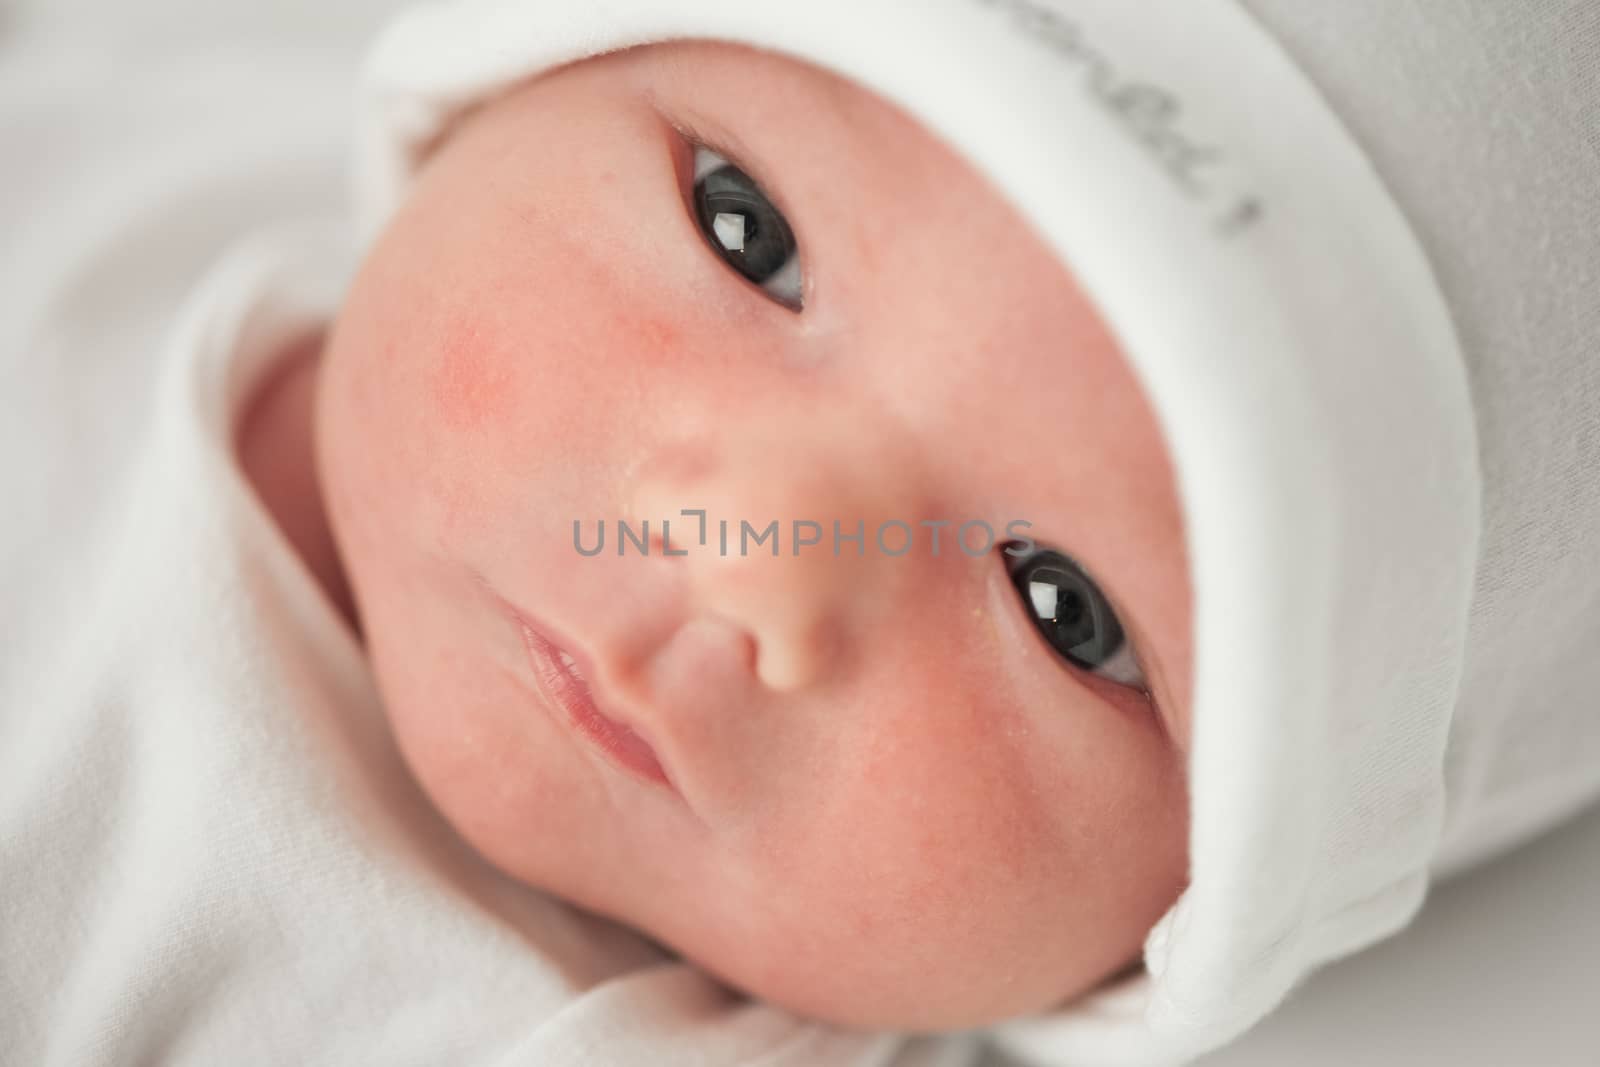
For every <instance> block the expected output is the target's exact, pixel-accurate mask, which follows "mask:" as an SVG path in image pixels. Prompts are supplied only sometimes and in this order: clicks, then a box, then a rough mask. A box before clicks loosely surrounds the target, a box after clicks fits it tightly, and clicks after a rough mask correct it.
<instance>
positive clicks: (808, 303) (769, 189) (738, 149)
mask: <svg viewBox="0 0 1600 1067" xmlns="http://www.w3.org/2000/svg"><path fill="white" fill-rule="evenodd" d="M655 107H656V114H658V115H660V116H661V120H662V121H663V122H665V123H666V124H667V125H668V126H670V127H671V128H672V130H673V132H674V133H676V134H677V135H678V139H679V147H680V148H681V149H682V150H683V154H682V157H681V158H683V159H684V160H686V161H687V162H686V163H684V164H681V166H682V167H683V174H684V177H685V179H686V180H685V182H684V185H685V196H686V197H689V198H692V197H693V196H694V182H695V173H694V157H695V151H694V150H695V148H696V146H698V147H701V148H707V149H710V150H711V151H712V152H715V153H716V154H717V155H719V156H721V157H722V158H723V159H726V160H727V161H728V162H729V163H731V164H733V165H734V166H735V167H738V168H739V169H740V170H742V171H744V173H745V174H746V175H748V176H749V178H750V180H751V181H753V182H755V183H756V185H757V186H759V187H760V189H761V192H762V194H763V195H764V196H765V197H766V198H767V200H768V201H769V202H770V203H771V204H772V206H773V207H774V208H776V209H777V211H778V214H780V215H782V216H783V221H784V222H785V223H786V224H787V225H788V227H789V232H790V233H791V234H793V235H794V245H795V254H796V255H798V256H799V257H800V259H801V260H802V261H803V262H809V260H810V257H809V255H808V254H807V252H806V249H808V248H809V247H810V241H809V240H808V238H807V235H806V232H805V226H804V224H803V223H801V222H798V221H796V218H795V214H794V212H793V211H792V210H791V205H790V204H789V202H788V200H787V199H786V198H785V197H784V195H783V193H782V191H781V190H779V189H777V188H775V187H774V186H773V184H772V183H771V182H769V181H767V180H766V179H765V178H764V177H762V175H763V174H764V173H765V172H766V168H764V167H762V166H761V165H759V164H752V163H751V162H750V160H751V159H753V158H755V157H754V154H753V153H751V152H750V150H749V149H748V148H747V147H746V146H745V145H744V143H743V142H741V141H740V140H739V139H738V138H737V137H735V136H734V135H733V133H732V132H730V131H728V130H727V129H725V128H723V127H721V126H719V125H716V124H714V123H712V122H711V121H710V120H708V119H706V118H704V117H701V116H697V117H692V118H691V117H690V116H689V115H687V114H684V113H681V112H678V113H674V114H670V115H669V114H667V113H666V111H665V110H664V109H663V108H662V107H661V105H660V104H659V103H656V104H655ZM692 206H693V205H692V203H691V209H692ZM815 278H816V272H815V270H814V269H812V268H810V267H807V268H804V269H803V270H802V271H801V278H800V285H801V302H802V304H803V305H804V307H805V308H806V310H807V311H808V312H810V313H811V314H812V315H813V316H814V315H815V310H814V308H813V304H814V303H815V292H814V289H813V286H814V284H815Z"/></svg>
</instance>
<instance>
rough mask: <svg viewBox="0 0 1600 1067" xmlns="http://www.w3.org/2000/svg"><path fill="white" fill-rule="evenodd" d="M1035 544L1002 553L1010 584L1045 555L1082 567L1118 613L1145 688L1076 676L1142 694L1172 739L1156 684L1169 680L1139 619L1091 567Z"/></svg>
mask: <svg viewBox="0 0 1600 1067" xmlns="http://www.w3.org/2000/svg"><path fill="white" fill-rule="evenodd" d="M1033 542H1034V544H1033V548H1032V549H1031V550H1029V551H1026V552H1019V553H1017V554H1016V555H1012V554H1011V553H1009V552H1004V551H1002V553H1001V555H1002V557H1003V558H1002V564H1003V568H1002V569H1003V571H1004V574H1005V579H1006V580H1007V581H1008V582H1009V581H1010V580H1011V579H1012V577H1013V575H1014V574H1015V573H1016V571H1017V570H1018V569H1019V568H1021V567H1023V566H1025V565H1026V564H1027V562H1028V561H1029V560H1030V559H1033V558H1034V557H1035V556H1038V555H1042V554H1043V553H1045V552H1058V553H1060V554H1061V555H1063V556H1066V557H1067V558H1068V559H1070V560H1072V561H1073V562H1074V563H1075V564H1077V565H1078V566H1079V567H1081V568H1082V570H1083V572H1084V573H1085V574H1087V575H1088V576H1089V579H1090V580H1091V581H1092V582H1094V584H1095V585H1096V586H1097V587H1099V589H1100V593H1101V595H1102V596H1104V597H1105V598H1106V601H1107V602H1108V603H1110V605H1111V610H1112V611H1114V612H1116V615H1117V621H1118V622H1119V623H1120V624H1121V626H1122V637H1123V640H1124V641H1126V642H1127V645H1128V649H1129V651H1130V652H1131V653H1132V655H1133V658H1134V662H1136V663H1137V664H1138V665H1139V674H1140V676H1141V677H1143V678H1144V685H1142V686H1138V687H1134V686H1128V685H1125V684H1123V683H1121V682H1118V681H1115V680H1113V679H1110V678H1105V677H1102V676H1101V675H1098V674H1096V673H1095V672H1093V671H1090V670H1083V669H1081V668H1074V671H1075V673H1079V674H1082V675H1085V676H1087V678H1088V679H1090V683H1091V684H1094V685H1102V684H1103V685H1106V686H1110V687H1112V688H1113V689H1115V690H1117V691H1120V692H1121V693H1128V692H1133V693H1136V694H1139V695H1140V696H1142V697H1143V698H1144V700H1145V702H1146V703H1148V704H1149V705H1150V710H1151V711H1152V712H1153V713H1154V716H1155V718H1156V720H1157V721H1158V722H1159V723H1160V725H1161V728H1162V730H1163V731H1164V732H1165V733H1167V735H1168V736H1169V737H1170V736H1172V724H1171V723H1170V722H1169V720H1168V717H1167V713H1166V710H1165V707H1164V705H1163V704H1162V703H1161V702H1160V701H1159V700H1157V698H1156V688H1157V686H1156V680H1157V679H1158V678H1159V679H1160V680H1161V681H1162V683H1163V685H1162V688H1163V689H1165V684H1164V683H1165V680H1166V679H1165V676H1164V675H1163V674H1162V672H1161V671H1160V670H1159V669H1158V667H1157V665H1156V662H1155V661H1154V660H1153V659H1152V658H1151V657H1150V656H1148V655H1146V654H1145V650H1146V649H1147V648H1149V647H1150V643H1149V641H1148V640H1147V639H1146V635H1145V631H1144V628H1143V627H1142V626H1140V625H1139V623H1138V620H1137V619H1135V618H1134V616H1133V615H1132V614H1131V613H1130V612H1129V611H1128V610H1127V609H1126V607H1125V606H1124V602H1123V600H1122V597H1121V596H1120V595H1119V594H1118V593H1117V592H1115V591H1114V590H1112V589H1111V588H1110V587H1109V586H1108V585H1107V583H1106V582H1104V581H1102V580H1101V578H1100V576H1099V575H1098V573H1097V572H1095V571H1092V570H1090V569H1089V568H1088V567H1085V566H1083V564H1081V563H1079V562H1078V557H1077V556H1075V555H1073V554H1072V553H1070V552H1067V551H1066V550H1065V549H1062V548H1058V547H1056V545H1055V544H1054V543H1053V542H1050V541H1043V540H1040V539H1039V538H1037V537H1035V538H1033Z"/></svg>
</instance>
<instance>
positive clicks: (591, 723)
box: [518, 619, 672, 788]
mask: <svg viewBox="0 0 1600 1067" xmlns="http://www.w3.org/2000/svg"><path fill="white" fill-rule="evenodd" d="M518 624H519V625H520V626H521V628H522V640H523V644H524V645H526V646H527V649H528V658H529V659H530V660H531V661H532V663H533V670H534V674H535V675H536V676H537V677H538V680H539V688H540V689H542V690H543V691H544V695H545V696H546V697H547V698H549V700H550V702H551V703H552V704H554V705H555V706H556V707H557V708H558V709H560V711H561V712H562V713H563V714H564V715H565V716H566V718H567V721H568V722H570V723H571V724H572V725H573V726H574V727H575V728H576V729H577V731H578V732H579V733H580V734H582V735H583V736H585V737H586V738H588V739H589V740H590V741H591V742H593V743H594V744H595V746H596V747H597V748H599V749H600V750H601V751H602V752H603V753H605V754H606V756H608V757H609V758H610V760H611V762H612V763H614V764H616V765H617V766H619V767H621V768H622V769H623V770H625V771H628V772H629V773H631V774H634V775H637V776H638V777H640V778H643V779H645V780H646V781H651V782H656V783H658V784H660V785H664V786H667V787H668V788H671V787H672V782H671V780H670V779H668V778H667V772H666V771H665V770H663V769H662V766H661V761H660V760H658V759H657V758H656V753H655V750H654V749H652V748H651V747H650V745H649V744H648V743H646V741H645V740H644V738H642V737H640V736H639V735H638V734H637V733H635V732H634V731H633V730H631V729H630V728H628V727H627V726H624V725H623V724H622V723H620V722H617V721H616V720H614V719H609V718H607V717H606V716H605V714H604V713H602V712H601V711H600V709H599V708H598V707H596V706H595V702H594V697H593V696H591V695H590V693H589V686H588V683H586V682H585V681H584V680H583V678H582V677H581V676H580V675H579V674H578V673H577V672H576V669H575V668H573V667H571V666H569V665H568V663H567V662H566V659H565V658H564V657H563V656H562V650H561V649H560V648H558V647H557V646H556V645H554V644H552V643H551V642H550V641H549V640H547V639H546V638H545V637H544V635H543V634H541V633H539V631H537V630H535V629H534V628H533V627H531V626H529V625H528V623H527V622H526V621H524V620H520V619H519V620H518Z"/></svg>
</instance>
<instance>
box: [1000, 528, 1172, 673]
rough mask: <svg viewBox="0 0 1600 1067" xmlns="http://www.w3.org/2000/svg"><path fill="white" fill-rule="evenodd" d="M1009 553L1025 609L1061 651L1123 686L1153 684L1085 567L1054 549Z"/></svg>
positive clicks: (1071, 660)
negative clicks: (1150, 682)
mask: <svg viewBox="0 0 1600 1067" xmlns="http://www.w3.org/2000/svg"><path fill="white" fill-rule="evenodd" d="M1013 543H1014V542H1013ZM1005 556H1006V559H1007V563H1006V567H1007V569H1008V570H1009V572H1010V574H1011V584H1012V585H1013V586H1014V587H1015V588H1016V590H1017V593H1018V594H1019V595H1020V596H1021V597H1022V604H1023V610H1025V611H1026V612H1027V614H1028V617H1029V618H1031V619H1032V620H1033V624H1034V625H1035V626H1036V627H1038V629H1039V632H1040V633H1041V634H1043V635H1044V639H1045V640H1046V641H1047V642H1049V644H1050V647H1051V648H1053V649H1055V651H1056V653H1057V654H1058V655H1060V656H1061V657H1062V658H1063V659H1065V660H1066V661H1067V662H1068V663H1070V664H1072V665H1073V666H1075V667H1080V668H1082V669H1084V670H1086V671H1090V672H1092V673H1095V674H1100V675H1103V676H1105V677H1107V678H1109V679H1111V680H1112V681H1114V682H1117V683H1119V684H1122V685H1126V686H1129V687H1131V688H1134V689H1141V690H1142V689H1147V688H1148V687H1147V685H1146V682H1145V678H1144V674H1143V672H1142V671H1141V670H1140V668H1139V662H1138V660H1137V659H1136V658H1135V657H1134V654H1133V646H1132V645H1131V644H1130V643H1129V641H1128V639H1127V636H1126V635H1125V634H1124V633H1123V630H1122V623H1121V622H1120V621H1118V619H1117V614H1116V612H1115V611H1113V610H1112V608H1111V604H1110V602H1109V601H1108V600H1107V599H1106V597H1105V594H1104V593H1102V592H1100V587H1099V586H1097V585H1095V584H1094V582H1093V581H1092V580H1091V579H1090V578H1089V576H1088V575H1087V574H1085V573H1084V571H1083V568H1081V567H1079V566H1078V565H1077V564H1076V563H1074V562H1073V561H1072V560H1071V559H1070V558H1068V557H1067V556H1066V555H1064V554H1062V553H1060V552H1057V551H1056V550H1054V549H1051V548H1038V547H1036V548H1035V549H1034V550H1033V551H1031V552H1026V553H1023V554H1022V555H1020V556H1015V557H1013V556H1012V554H1011V553H1010V552H1007V553H1005Z"/></svg>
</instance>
